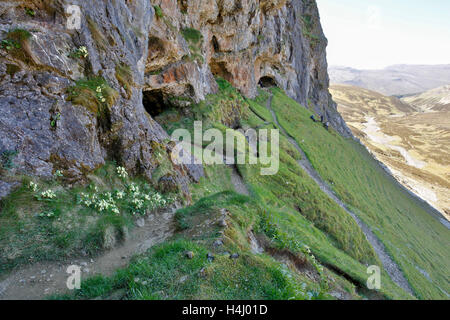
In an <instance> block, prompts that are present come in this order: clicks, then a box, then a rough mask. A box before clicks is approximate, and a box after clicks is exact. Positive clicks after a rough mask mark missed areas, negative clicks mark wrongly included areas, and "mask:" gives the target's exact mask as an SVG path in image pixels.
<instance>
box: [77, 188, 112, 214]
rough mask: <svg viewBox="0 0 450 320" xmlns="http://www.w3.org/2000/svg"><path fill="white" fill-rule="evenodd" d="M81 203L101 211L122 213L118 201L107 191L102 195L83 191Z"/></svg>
mask: <svg viewBox="0 0 450 320" xmlns="http://www.w3.org/2000/svg"><path fill="white" fill-rule="evenodd" d="M80 203H81V204H82V205H84V206H86V207H89V208H92V209H95V210H97V211H98V212H100V213H104V212H109V213H113V214H119V213H120V210H119V208H118V206H117V203H116V201H115V200H114V198H113V196H112V194H111V193H110V192H106V193H103V194H100V195H97V194H86V193H81V194H80Z"/></svg>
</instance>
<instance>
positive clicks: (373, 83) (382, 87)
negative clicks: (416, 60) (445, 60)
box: [329, 65, 450, 96]
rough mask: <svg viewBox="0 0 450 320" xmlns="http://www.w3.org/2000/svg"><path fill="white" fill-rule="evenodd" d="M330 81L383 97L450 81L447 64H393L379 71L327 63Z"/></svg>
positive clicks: (424, 89) (418, 91) (408, 93)
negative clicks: (382, 95)
mask: <svg viewBox="0 0 450 320" xmlns="http://www.w3.org/2000/svg"><path fill="white" fill-rule="evenodd" d="M329 73H330V80H331V83H332V84H347V85H352V86H357V87H361V88H365V89H369V90H372V91H376V92H379V93H381V94H384V95H387V96H393V95H396V96H401V95H410V94H418V93H422V92H424V91H427V90H430V89H434V88H437V87H440V86H444V85H447V84H449V83H450V65H430V66H428V65H394V66H390V67H387V68H385V69H382V70H358V69H353V68H348V67H338V66H330V68H329Z"/></svg>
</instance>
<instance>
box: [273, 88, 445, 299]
mask: <svg viewBox="0 0 450 320" xmlns="http://www.w3.org/2000/svg"><path fill="white" fill-rule="evenodd" d="M273 93H274V99H273V105H272V107H273V109H274V110H275V112H276V114H277V116H278V119H279V122H280V124H281V125H282V126H283V127H284V128H285V129H286V130H287V132H288V133H289V134H290V135H291V136H292V137H294V138H295V139H296V141H297V142H298V143H299V145H300V146H301V147H302V148H303V150H304V151H305V153H306V154H307V157H308V158H309V160H310V161H311V162H312V164H313V165H314V167H315V168H316V170H317V171H318V172H319V173H320V175H321V176H322V178H323V179H324V180H325V181H327V182H328V183H329V184H330V185H331V186H332V188H333V189H334V190H335V191H336V193H337V194H338V195H339V197H340V198H341V199H343V201H344V202H346V203H347V204H348V205H349V206H351V207H352V209H353V210H354V211H355V212H356V213H357V214H358V215H359V217H360V218H361V219H362V220H363V221H364V222H365V223H366V224H368V225H369V226H370V227H371V228H372V230H373V231H374V232H375V234H376V235H377V236H378V237H379V238H380V239H381V240H382V242H383V243H384V245H385V246H386V248H387V250H388V251H389V254H390V255H391V256H392V257H393V259H394V260H395V261H396V262H397V263H398V264H399V266H400V268H401V269H402V270H403V272H404V274H405V276H406V277H407V279H408V281H409V283H410V285H411V286H412V288H413V289H414V291H415V293H416V294H417V296H418V297H419V298H422V299H433V298H434V299H448V295H446V294H445V293H444V292H443V291H445V292H447V294H448V293H449V292H450V286H449V281H448V280H449V272H448V266H449V265H450V254H449V250H448V244H449V243H450V232H449V231H448V230H447V229H446V228H445V227H444V226H443V225H442V224H441V223H439V222H438V221H437V220H436V219H435V218H433V217H432V216H430V214H429V213H428V212H427V211H426V210H425V209H424V208H423V207H422V205H421V204H420V203H419V202H418V201H417V200H415V199H413V198H412V197H411V196H410V195H408V194H407V193H406V192H405V191H403V190H401V189H400V188H399V187H398V186H397V184H396V183H395V182H394V181H393V180H392V179H391V178H390V177H388V176H387V174H386V173H385V172H384V171H383V170H382V169H381V168H380V167H379V166H378V165H377V163H376V162H375V160H373V158H372V157H371V156H370V155H369V153H368V152H367V151H366V150H365V148H364V147H363V146H361V145H359V144H357V143H356V142H354V141H353V140H349V139H344V138H342V137H341V136H340V135H338V134H337V133H336V132H335V131H333V130H330V132H327V131H326V130H324V128H323V127H322V126H321V125H319V124H315V123H313V122H312V121H310V119H309V117H310V115H311V113H310V112H309V111H308V110H306V109H305V108H303V107H301V106H300V105H299V104H297V103H296V102H295V101H293V100H292V99H290V98H288V97H287V96H286V95H285V94H284V93H283V92H282V91H281V90H279V89H274V90H273ZM421 270H422V271H425V272H426V273H428V274H429V275H430V277H431V279H432V280H431V281H430V280H429V279H427V277H426V276H424V274H423V273H422V272H421Z"/></svg>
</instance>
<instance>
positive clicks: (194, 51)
mask: <svg viewBox="0 0 450 320" xmlns="http://www.w3.org/2000/svg"><path fill="white" fill-rule="evenodd" d="M181 34H182V35H183V38H184V39H185V40H186V42H187V43H188V45H189V50H190V52H191V54H190V57H189V58H190V59H191V60H192V61H194V60H196V61H199V62H200V63H203V62H204V57H203V54H202V45H203V35H202V33H201V32H200V31H198V30H196V29H193V28H185V29H183V30H181Z"/></svg>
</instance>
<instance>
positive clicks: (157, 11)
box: [153, 5, 164, 19]
mask: <svg viewBox="0 0 450 320" xmlns="http://www.w3.org/2000/svg"><path fill="white" fill-rule="evenodd" d="M153 9H155V14H156V16H157V17H158V18H160V19H162V18H164V12H163V11H162V9H161V7H160V6H159V5H154V6H153Z"/></svg>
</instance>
